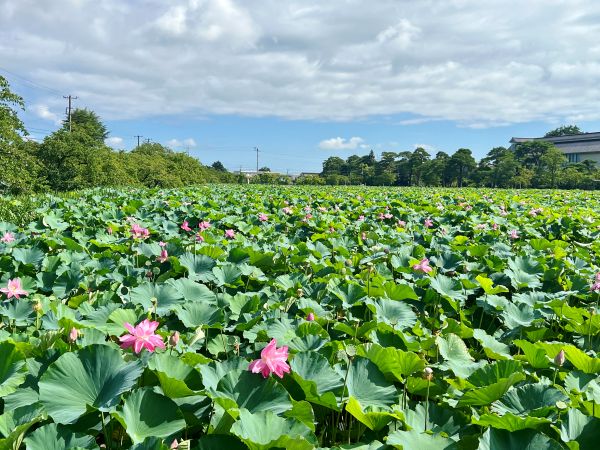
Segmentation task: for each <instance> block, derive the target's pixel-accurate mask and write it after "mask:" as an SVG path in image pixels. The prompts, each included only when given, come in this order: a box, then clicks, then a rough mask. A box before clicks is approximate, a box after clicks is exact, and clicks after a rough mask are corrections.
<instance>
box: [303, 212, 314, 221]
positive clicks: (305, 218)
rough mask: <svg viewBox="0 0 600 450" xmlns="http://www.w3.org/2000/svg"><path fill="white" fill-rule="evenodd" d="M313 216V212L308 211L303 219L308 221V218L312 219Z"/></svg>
mask: <svg viewBox="0 0 600 450" xmlns="http://www.w3.org/2000/svg"><path fill="white" fill-rule="evenodd" d="M312 218H313V215H312V214H311V213H308V214H306V215H305V216H304V219H303V220H304V221H305V222H306V221H307V220H310V219H312Z"/></svg>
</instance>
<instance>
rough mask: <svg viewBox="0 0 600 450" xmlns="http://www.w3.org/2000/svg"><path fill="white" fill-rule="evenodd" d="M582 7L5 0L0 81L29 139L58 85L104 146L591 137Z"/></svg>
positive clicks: (593, 120) (303, 160)
mask: <svg viewBox="0 0 600 450" xmlns="http://www.w3.org/2000/svg"><path fill="white" fill-rule="evenodd" d="M599 37H600V2H598V1H596V0H585V1H584V0H539V1H538V0H527V1H525V0H513V1H511V0H486V1H481V0H439V1H437V0H436V1H433V0H419V1H415V0H409V1H399V0H377V1H358V0H328V1H323V0H320V1H310V0H290V1H285V0H237V1H236V0H170V1H168V2H167V1H163V0H129V1H123V0H102V1H100V0H52V1H44V2H43V7H41V4H40V2H39V0H2V1H0V75H3V76H4V77H6V78H7V79H8V80H9V81H10V83H11V86H12V89H13V90H14V91H16V92H17V93H19V94H20V95H22V96H23V97H24V98H25V100H26V103H27V110H26V112H25V113H23V115H22V117H23V119H24V120H25V122H26V125H27V126H28V127H29V128H30V130H31V133H32V135H34V136H35V137H36V138H38V139H41V138H43V136H44V135H46V134H48V133H49V132H51V131H52V130H54V129H56V126H57V123H58V122H59V121H60V120H61V119H62V117H63V116H64V110H65V105H66V102H65V100H64V99H63V98H62V96H63V95H66V94H72V95H76V96H77V97H78V99H77V100H75V103H74V104H75V106H78V107H87V108H90V109H93V110H94V111H96V112H97V113H98V114H99V115H100V116H101V117H102V119H103V120H104V121H105V122H106V124H107V126H108V127H109V129H110V131H111V138H110V140H109V141H108V142H107V143H108V144H109V145H112V146H114V147H116V148H125V149H130V148H132V147H133V146H135V142H136V140H135V139H134V137H133V136H135V135H143V136H144V138H149V139H151V140H153V141H156V142H160V143H163V144H165V145H169V146H171V147H173V148H175V149H177V150H189V152H190V154H192V155H195V156H197V157H198V158H200V160H201V161H203V162H204V163H212V162H213V161H214V160H217V159H218V160H221V161H222V162H223V163H224V164H225V165H226V166H227V167H228V168H230V169H236V168H239V167H240V166H242V167H244V168H251V167H253V166H254V165H255V164H256V163H255V153H253V150H252V149H253V147H254V146H258V147H259V148H260V150H261V153H260V155H259V156H260V158H261V166H262V165H268V166H270V167H271V168H272V169H274V170H279V171H286V170H289V171H290V172H298V171H301V170H319V169H320V167H321V162H322V161H323V159H324V158H326V157H328V156H331V155H339V156H341V157H344V158H345V157H347V156H349V155H351V154H353V153H365V152H367V151H368V150H369V149H371V148H372V149H374V150H375V152H376V153H380V152H381V151H386V150H389V151H401V150H412V149H413V148H415V146H424V147H425V148H426V149H427V150H428V151H430V152H431V153H435V152H436V151H438V150H444V151H447V152H448V153H452V152H453V151H455V150H456V149H457V148H459V147H468V148H471V149H472V150H473V153H474V154H475V156H476V157H478V158H479V157H482V156H483V155H484V154H485V153H486V152H487V151H488V150H489V149H490V148H492V147H494V146H498V145H506V144H507V141H508V140H509V139H510V137H511V136H516V135H519V136H538V135H540V134H543V133H544V132H546V131H547V130H549V129H552V128H555V127H556V126H558V125H561V124H566V123H577V124H578V125H579V126H580V127H581V128H582V129H584V130H585V131H599V130H600V107H599V106H598V105H600V39H599Z"/></svg>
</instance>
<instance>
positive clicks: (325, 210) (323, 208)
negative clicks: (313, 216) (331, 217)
mask: <svg viewBox="0 0 600 450" xmlns="http://www.w3.org/2000/svg"><path fill="white" fill-rule="evenodd" d="M317 209H318V210H319V211H320V212H327V208H325V207H324V206H319V207H318V208H317Z"/></svg>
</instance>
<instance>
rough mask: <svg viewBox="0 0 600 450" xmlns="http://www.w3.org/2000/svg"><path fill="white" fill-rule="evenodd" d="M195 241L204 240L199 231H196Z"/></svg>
mask: <svg viewBox="0 0 600 450" xmlns="http://www.w3.org/2000/svg"><path fill="white" fill-rule="evenodd" d="M196 242H204V236H202V235H201V234H200V233H197V234H196Z"/></svg>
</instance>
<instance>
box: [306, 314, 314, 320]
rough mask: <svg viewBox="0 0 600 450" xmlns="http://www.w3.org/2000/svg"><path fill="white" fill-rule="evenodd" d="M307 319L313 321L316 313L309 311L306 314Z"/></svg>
mask: <svg viewBox="0 0 600 450" xmlns="http://www.w3.org/2000/svg"><path fill="white" fill-rule="evenodd" d="M306 320H307V321H308V322H312V321H313V320H315V314H314V313H312V312H309V313H308V314H307V315H306Z"/></svg>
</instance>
